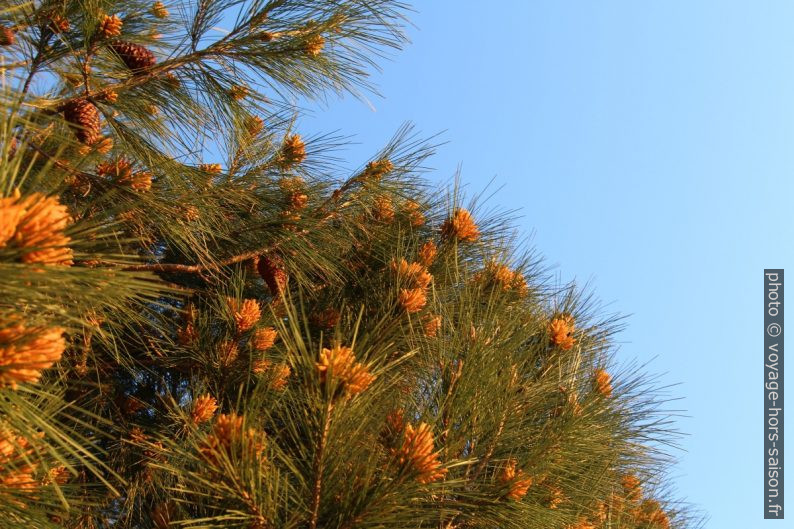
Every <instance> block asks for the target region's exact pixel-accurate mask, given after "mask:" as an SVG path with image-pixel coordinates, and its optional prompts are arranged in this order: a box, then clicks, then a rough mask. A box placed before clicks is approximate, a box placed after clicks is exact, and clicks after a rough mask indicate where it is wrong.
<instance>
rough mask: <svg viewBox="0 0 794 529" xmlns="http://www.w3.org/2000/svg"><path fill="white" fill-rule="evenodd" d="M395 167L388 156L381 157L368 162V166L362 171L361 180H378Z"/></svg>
mask: <svg viewBox="0 0 794 529" xmlns="http://www.w3.org/2000/svg"><path fill="white" fill-rule="evenodd" d="M392 169H394V164H393V163H391V161H390V160H389V159H387V158H381V159H380V160H375V161H373V162H369V163H368V164H367V168H366V169H364V171H363V172H362V173H361V175H360V176H359V178H360V179H361V180H375V181H376V182H377V181H378V180H380V179H381V178H383V177H384V176H385V175H386V174H388V173H390V172H391V171H392Z"/></svg>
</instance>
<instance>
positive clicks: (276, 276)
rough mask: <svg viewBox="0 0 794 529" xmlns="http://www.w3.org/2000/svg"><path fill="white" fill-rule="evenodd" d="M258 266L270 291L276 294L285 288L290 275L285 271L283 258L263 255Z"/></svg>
mask: <svg viewBox="0 0 794 529" xmlns="http://www.w3.org/2000/svg"><path fill="white" fill-rule="evenodd" d="M256 268H257V271H258V272H259V275H260V276H261V277H262V279H264V280H265V283H267V287H268V288H269V289H270V293H271V294H273V295H274V296H278V295H279V294H281V291H282V290H284V288H285V287H286V286H287V282H288V281H289V276H288V275H287V272H285V271H284V268H283V263H282V262H281V259H279V258H278V257H267V256H264V255H262V256H260V257H259V262H258V263H257V265H256Z"/></svg>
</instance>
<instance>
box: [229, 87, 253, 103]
mask: <svg viewBox="0 0 794 529" xmlns="http://www.w3.org/2000/svg"><path fill="white" fill-rule="evenodd" d="M250 93H251V89H250V88H248V87H247V86H245V85H241V84H236V85H234V86H232V87H231V88H229V97H231V98H232V99H234V100H235V101H241V100H243V99H245V98H246V97H248V94H250Z"/></svg>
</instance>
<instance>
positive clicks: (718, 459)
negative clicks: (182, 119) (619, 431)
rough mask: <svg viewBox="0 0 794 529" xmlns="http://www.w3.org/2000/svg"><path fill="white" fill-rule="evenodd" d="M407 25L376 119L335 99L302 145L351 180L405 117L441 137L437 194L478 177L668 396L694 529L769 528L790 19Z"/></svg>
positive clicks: (680, 13)
mask: <svg viewBox="0 0 794 529" xmlns="http://www.w3.org/2000/svg"><path fill="white" fill-rule="evenodd" d="M416 8H417V9H418V12H417V13H416V14H415V15H414V16H413V17H412V20H413V22H414V23H415V24H416V25H417V26H418V27H417V28H415V29H414V28H412V29H411V30H410V36H411V39H412V41H413V43H412V44H411V45H410V46H409V47H408V48H407V49H406V50H405V51H404V52H402V53H400V54H397V55H395V56H394V58H393V61H392V62H387V63H385V64H384V72H383V74H382V75H376V76H375V81H376V82H377V84H378V86H379V87H380V91H381V93H382V94H383V95H384V98H383V99H379V98H373V99H372V102H373V104H374V106H375V108H376V111H373V110H372V109H370V108H368V107H367V105H365V104H363V103H361V102H360V101H357V100H354V99H353V98H347V99H345V100H344V101H341V102H340V101H331V102H330V103H329V109H328V110H327V111H318V113H317V116H316V119H304V120H303V124H304V127H303V128H304V130H305V129H306V128H309V129H310V130H312V129H316V130H325V131H328V130H333V129H337V128H339V129H341V130H342V131H343V132H345V133H355V134H356V140H357V141H359V142H361V145H358V146H356V147H354V148H351V149H350V151H349V153H348V154H349V156H348V157H349V158H351V159H354V160H355V161H356V162H363V161H365V160H366V158H367V156H369V155H371V154H372V153H374V152H375V151H376V150H377V149H378V148H379V147H381V146H382V145H383V144H384V143H385V141H386V140H387V139H388V138H389V137H390V136H391V134H392V133H393V132H394V131H395V130H396V129H397V127H398V126H399V125H400V124H401V123H402V122H403V121H405V120H411V121H413V122H415V123H416V124H417V126H418V128H419V129H421V130H422V131H423V132H426V133H427V134H431V133H435V132H439V131H443V130H446V133H445V134H444V136H443V139H445V140H448V141H449V144H448V145H446V146H444V147H442V149H441V152H440V154H439V155H438V156H437V157H436V158H435V159H434V161H433V163H432V165H433V166H434V167H435V168H437V169H438V171H437V172H436V173H435V176H434V178H437V179H438V180H439V181H446V180H448V179H449V177H450V176H451V175H452V174H453V173H454V171H455V169H456V167H457V165H458V164H462V169H463V171H462V177H463V180H464V182H467V183H468V184H469V186H470V189H471V190H472V191H476V190H480V189H482V188H483V187H484V186H485V185H486V184H487V182H488V181H489V180H491V178H493V177H495V178H496V184H497V185H503V188H502V189H501V190H500V191H499V192H498V193H497V194H496V195H495V197H494V198H493V199H492V201H491V202H490V203H491V204H492V205H499V206H501V207H504V208H508V209H511V208H520V209H521V211H522V214H523V218H522V219H521V225H522V227H523V229H524V231H525V233H527V234H530V233H533V232H534V234H535V235H534V239H533V240H534V245H535V246H536V247H537V248H538V249H539V250H540V251H541V252H542V253H543V254H544V255H545V256H546V258H547V259H548V261H549V262H550V263H552V264H554V265H556V266H557V269H556V270H557V272H558V273H559V274H560V275H561V277H562V278H563V279H572V278H576V279H577V280H581V281H582V282H584V281H587V280H592V281H593V283H594V287H595V288H596V291H597V293H598V295H599V297H600V298H601V299H602V300H603V301H605V302H609V303H611V305H610V306H609V309H610V310H615V311H618V312H621V313H624V314H630V315H631V316H630V318H629V319H628V324H629V327H628V329H627V330H626V331H625V332H623V333H622V335H621V337H620V338H621V340H622V342H623V344H622V347H621V351H620V353H619V354H620V358H622V359H625V360H628V359H632V358H636V359H638V360H640V361H647V360H650V359H652V358H654V357H656V358H655V359H654V360H653V361H652V363H651V364H650V369H651V370H652V371H654V372H657V373H663V376H662V381H663V382H665V383H671V384H672V383H680V385H679V386H677V387H676V388H674V392H675V393H676V394H677V395H680V396H682V397H684V399H683V400H682V401H681V402H678V403H675V404H676V406H677V407H681V408H684V409H685V410H686V411H687V414H688V415H689V416H690V417H689V418H683V419H681V420H680V421H679V423H678V425H679V427H680V428H681V429H682V430H684V431H686V432H687V433H689V434H690V435H689V436H688V437H687V438H685V439H684V440H683V444H684V447H685V449H686V452H685V453H680V454H679V455H680V464H679V465H678V466H677V467H676V468H675V469H674V476H673V477H674V478H675V481H676V482H677V485H678V490H679V492H680V494H681V495H682V496H685V497H686V498H687V499H688V500H689V501H691V502H693V503H695V504H697V505H699V506H700V507H701V508H703V509H704V510H705V511H707V512H708V513H709V515H710V521H709V522H708V524H707V527H709V528H711V529H728V528H737V529H738V528H741V529H748V528H754V527H762V526H765V525H766V526H773V525H775V524H776V525H775V526H776V527H782V526H783V525H784V524H785V523H786V522H771V521H769V522H765V521H764V520H762V504H763V491H762V478H761V476H762V472H763V470H762V463H761V461H762V452H763V446H762V420H763V419H762V406H761V403H762V377H763V362H762V353H763V351H762V348H763V343H762V329H763V325H762V310H763V309H762V296H763V291H762V284H763V283H762V282H763V277H762V270H763V268H764V267H768V268H777V267H779V268H785V267H788V266H789V265H792V262H793V261H792V258H794V250H792V240H793V238H792V227H794V222H792V221H793V220H794V207H792V204H791V198H792V191H794V184H792V181H794V148H792V147H794V27H793V26H792V24H793V23H794V3H792V2H790V1H764V2H749V1H743V2H739V1H732V0H719V1H718V0H709V1H706V0H699V1H692V0H665V1H661V0H657V1H650V0H647V1H637V0H625V1H617V0H601V1H599V2H592V1H585V0H582V1H578V2H577V1H563V0H556V1H551V0H548V1H544V2H541V1H532V2H529V1H519V0H514V1H509V2H508V1H505V2H500V3H499V7H498V9H494V8H489V7H488V6H487V5H486V4H484V3H474V2H450V1H446V2H443V1H437V2H426V3H425V4H424V5H417V6H416ZM793 270H794V269H793ZM792 277H794V276H792ZM792 289H794V287H790V289H789V290H790V291H791V292H794V290H792ZM792 295H794V294H792ZM792 299H794V298H792ZM791 311H794V308H792V309H790V311H789V312H791ZM789 435H794V433H790V434H789ZM788 447H789V453H790V454H792V455H791V456H790V457H794V452H792V451H791V450H792V445H791V443H788ZM789 474H790V475H791V476H792V478H791V479H794V473H789ZM789 494H790V495H791V494H792V492H789ZM789 504H791V502H789ZM789 517H794V513H790V514H789Z"/></svg>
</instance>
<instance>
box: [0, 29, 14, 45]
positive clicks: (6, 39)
mask: <svg viewBox="0 0 794 529" xmlns="http://www.w3.org/2000/svg"><path fill="white" fill-rule="evenodd" d="M16 40H17V36H16V35H15V34H14V30H13V29H11V28H7V27H5V26H0V46H13V44H14V43H15V42H16Z"/></svg>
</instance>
